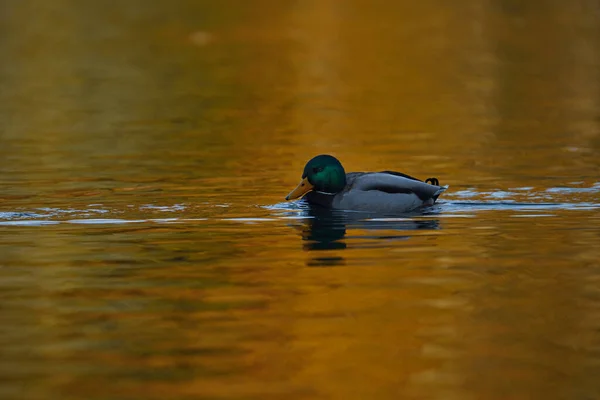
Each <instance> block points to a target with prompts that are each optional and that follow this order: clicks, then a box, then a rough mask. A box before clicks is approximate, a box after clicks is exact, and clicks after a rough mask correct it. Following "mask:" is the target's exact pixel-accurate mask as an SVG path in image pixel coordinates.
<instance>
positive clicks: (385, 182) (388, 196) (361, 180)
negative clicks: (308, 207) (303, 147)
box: [285, 154, 448, 213]
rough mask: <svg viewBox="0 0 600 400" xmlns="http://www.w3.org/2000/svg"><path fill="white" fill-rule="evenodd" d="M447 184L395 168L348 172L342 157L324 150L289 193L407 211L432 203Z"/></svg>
mask: <svg viewBox="0 0 600 400" xmlns="http://www.w3.org/2000/svg"><path fill="white" fill-rule="evenodd" d="M447 188H448V186H440V185H439V181H438V180H437V179H436V178H428V179H426V180H425V182H423V181H421V180H419V179H417V178H413V177H412V176H409V175H406V174H403V173H400V172H394V171H382V172H350V173H346V171H344V167H343V166H342V163H340V161H339V160H338V159H337V158H335V157H333V156H330V155H327V154H321V155H318V156H316V157H314V158H312V159H311V160H310V161H309V162H307V163H306V166H305V167H304V172H303V173H302V180H301V181H300V184H298V186H297V187H296V188H295V189H294V190H292V191H291V192H290V194H288V195H287V196H286V198H285V199H286V200H293V199H297V198H299V197H302V196H304V198H305V199H306V200H307V201H308V202H309V203H310V204H316V205H319V206H323V207H326V208H331V209H339V210H353V211H370V212H383V213H404V212H409V211H414V210H416V209H418V208H420V207H423V206H430V205H432V204H433V203H435V201H436V200H437V198H438V197H439V195H440V194H442V193H443V192H444V191H445V190H446V189H447Z"/></svg>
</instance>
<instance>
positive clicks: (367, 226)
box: [299, 205, 439, 266]
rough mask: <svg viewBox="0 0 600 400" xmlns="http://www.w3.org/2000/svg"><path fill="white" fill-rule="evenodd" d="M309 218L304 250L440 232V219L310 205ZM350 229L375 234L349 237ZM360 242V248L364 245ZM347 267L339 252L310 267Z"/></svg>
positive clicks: (340, 247) (341, 247) (305, 223)
mask: <svg viewBox="0 0 600 400" xmlns="http://www.w3.org/2000/svg"><path fill="white" fill-rule="evenodd" d="M305 215H306V216H308V217H309V218H306V219H305V220H303V225H302V226H300V227H299V229H301V231H302V240H303V241H304V243H303V249H304V250H306V251H323V250H344V249H346V248H347V247H348V243H347V239H358V240H360V239H370V240H378V239H380V240H386V241H388V240H406V239H408V238H410V237H411V234H410V231H415V230H435V229H439V220H436V219H423V220H416V219H408V218H406V219H403V218H398V217H395V218H385V216H381V215H378V216H375V215H370V214H366V213H358V212H345V211H340V210H331V209H327V208H323V207H319V206H314V205H309V206H308V208H307V209H306V212H305ZM348 229H351V230H357V231H358V230H367V231H371V232H373V233H372V234H359V232H357V234H355V235H351V236H348V235H347V230H348ZM377 231H386V234H385V235H383V234H381V235H378V234H377ZM390 231H402V233H400V232H398V234H391V235H390V233H389V232H390ZM358 240H357V243H356V247H360V246H361V245H360V244H359V243H358ZM370 246H372V243H370ZM322 254H323V253H322ZM344 264H345V261H344V258H343V257H342V256H341V255H340V253H339V252H336V253H335V255H333V254H332V255H331V256H327V257H325V256H324V254H323V255H322V256H321V255H319V256H318V257H313V258H312V259H311V260H310V261H309V262H308V265H309V266H335V265H344Z"/></svg>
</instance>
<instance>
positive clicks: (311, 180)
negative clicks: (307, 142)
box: [285, 154, 346, 200]
mask: <svg viewBox="0 0 600 400" xmlns="http://www.w3.org/2000/svg"><path fill="white" fill-rule="evenodd" d="M345 186H346V171H344V167H342V163H340V162H339V161H338V159H337V158H335V157H333V156H330V155H327V154H321V155H319V156H316V157H314V158H312V159H311V160H310V161H309V162H307V163H306V166H305V167H304V172H303V173H302V181H301V182H300V184H299V185H298V187H296V189H294V190H293V191H292V192H291V193H290V194H288V195H287V197H286V198H285V199H286V200H292V199H297V198H298V197H300V196H302V195H304V194H305V193H307V192H310V191H311V190H315V191H317V192H324V193H339V192H341V191H342V190H343V189H344V187H345Z"/></svg>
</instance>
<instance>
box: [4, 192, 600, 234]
mask: <svg viewBox="0 0 600 400" xmlns="http://www.w3.org/2000/svg"><path fill="white" fill-rule="evenodd" d="M599 192H600V183H595V184H593V185H592V186H591V187H581V186H578V187H553V188H547V189H542V190H539V191H534V190H533V189H532V188H529V187H527V188H525V187H523V188H512V189H510V190H496V191H494V190H492V191H476V190H474V189H466V190H460V191H457V192H454V193H449V194H448V195H447V196H446V197H445V199H444V200H441V201H439V202H438V203H436V204H435V205H434V206H433V207H429V208H426V209H423V210H421V211H418V212H413V213H408V214H404V215H377V214H372V213H364V212H354V211H327V212H326V213H323V212H319V211H318V210H317V211H316V212H315V210H314V209H312V208H311V207H310V206H309V205H308V204H307V203H306V202H305V201H302V200H299V201H294V202H285V203H277V204H272V205H265V206H260V207H256V206H254V205H251V206H248V207H244V208H241V209H240V208H239V207H238V208H236V209H235V211H234V210H233V207H230V205H223V204H210V203H206V202H203V203H198V204H194V205H185V204H173V205H156V204H143V205H140V206H132V205H129V206H127V207H125V208H124V209H118V208H109V207H106V206H103V205H101V204H91V205H90V206H89V208H82V209H74V208H64V209H62V208H56V207H54V208H50V207H46V208H38V209H35V210H32V211H28V210H23V211H22V210H16V211H3V212H0V225H3V226H45V225H56V224H77V225H102V224H109V225H115V224H134V223H157V224H169V223H170V224H174V223H189V222H197V221H207V220H211V221H228V222H234V223H243V224H256V223H268V222H272V221H277V220H303V219H314V218H340V217H342V218H343V219H344V220H346V221H348V220H349V221H359V220H361V221H371V222H400V221H414V220H417V219H423V218H429V217H430V218H436V219H437V218H472V217H475V216H476V214H477V213H480V212H488V211H507V212H516V213H518V214H515V215H511V217H522V218H526V217H528V218H534V217H537V218H540V217H552V216H554V214H552V213H550V211H560V210H575V211H577V210H596V209H600V203H598V202H596V201H595V200H596V198H597V193H599ZM574 200H577V201H574ZM215 209H218V210H222V211H223V212H222V213H220V214H219V215H218V217H216V216H215V215H214V213H213V212H212V211H214V210H215ZM265 211H266V212H267V213H268V214H267V215H265V214H264V212H265ZM321 211H323V210H321ZM191 213H193V215H190V214H191ZM127 214H135V216H136V217H135V218H127V217H126V215H127ZM198 214H200V215H198ZM203 214H206V215H203ZM117 215H118V216H119V217H116V216H117Z"/></svg>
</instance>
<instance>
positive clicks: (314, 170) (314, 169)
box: [313, 167, 323, 174]
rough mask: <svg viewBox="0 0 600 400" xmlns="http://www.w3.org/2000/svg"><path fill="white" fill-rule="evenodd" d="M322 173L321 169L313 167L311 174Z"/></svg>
mask: <svg viewBox="0 0 600 400" xmlns="http://www.w3.org/2000/svg"><path fill="white" fill-rule="evenodd" d="M321 171H323V167H314V168H313V172H314V173H315V174H316V173H317V172H321Z"/></svg>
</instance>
